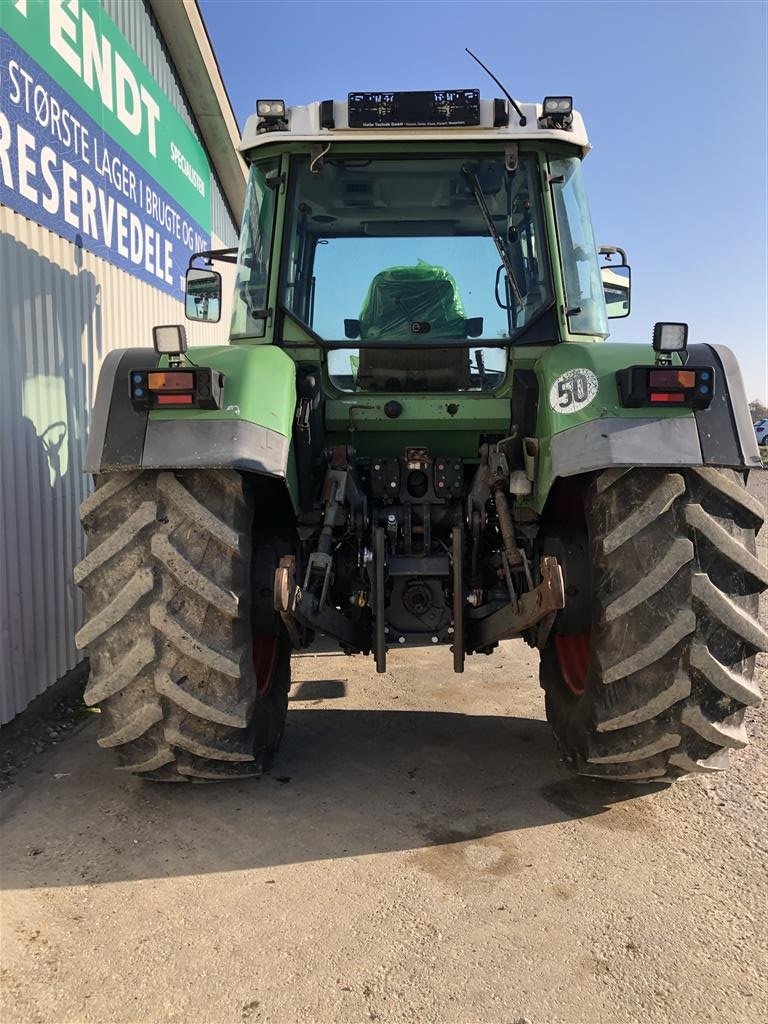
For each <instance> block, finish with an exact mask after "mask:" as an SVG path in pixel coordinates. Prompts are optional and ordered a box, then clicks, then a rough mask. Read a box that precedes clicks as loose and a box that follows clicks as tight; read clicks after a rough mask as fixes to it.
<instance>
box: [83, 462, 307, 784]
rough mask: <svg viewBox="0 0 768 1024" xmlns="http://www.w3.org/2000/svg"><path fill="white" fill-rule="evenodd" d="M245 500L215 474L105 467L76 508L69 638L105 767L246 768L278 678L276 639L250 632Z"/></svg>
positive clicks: (279, 700) (283, 656)
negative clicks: (83, 666)
mask: <svg viewBox="0 0 768 1024" xmlns="http://www.w3.org/2000/svg"><path fill="white" fill-rule="evenodd" d="M253 506H254V499H253V495H252V491H251V488H250V481H249V480H248V479H247V478H244V477H242V476H241V475H240V474H239V473H237V472H235V471H229V470H215V471H214V470H205V471H202V470H201V471H189V472H180V473H173V472H151V471H145V472H139V473H115V474H105V475H103V476H101V477H99V478H98V480H97V482H96V490H95V491H94V493H93V494H92V495H90V497H88V498H87V499H86V500H85V502H83V505H82V507H81V519H82V521H83V526H84V528H85V531H86V534H87V537H88V553H87V555H86V557H85V559H84V560H83V561H82V562H81V563H80V564H79V565H78V566H77V568H76V570H75V582H76V583H78V584H79V585H80V586H81V587H82V588H83V590H84V592H85V605H86V615H85V624H84V626H83V628H82V630H81V631H80V632H79V633H78V635H77V638H76V640H77V645H78V647H81V648H82V647H88V649H89V652H90V658H91V675H90V680H89V683H88V687H87V689H86V692H85V700H86V703H88V704H98V705H99V707H100V709H101V736H100V738H99V744H100V745H101V746H103V747H114V748H115V752H116V755H117V761H118V765H117V767H118V769H119V770H122V771H130V772H134V773H136V774H139V775H142V776H143V777H145V778H150V779H157V780H163V781H190V780H202V779H229V778H242V777H243V776H249V775H258V774H260V772H261V770H262V769H266V768H267V767H269V766H270V765H271V763H272V761H273V760H274V756H275V754H276V752H277V748H278V746H279V743H280V738H281V736H282V732H283V727H284V723H285V713H286V709H287V695H288V687H289V684H290V647H289V644H288V642H287V639H286V638H285V637H283V636H281V637H272V636H264V635H259V636H256V637H255V636H254V635H253V631H252V627H251V615H250V586H251V581H250V569H251V552H252V538H251V529H252V522H253Z"/></svg>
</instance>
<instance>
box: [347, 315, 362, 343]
mask: <svg viewBox="0 0 768 1024" xmlns="http://www.w3.org/2000/svg"><path fill="white" fill-rule="evenodd" d="M344 337H345V338H349V340H350V341H354V340H355V338H359V337H360V321H359V320H345V321H344Z"/></svg>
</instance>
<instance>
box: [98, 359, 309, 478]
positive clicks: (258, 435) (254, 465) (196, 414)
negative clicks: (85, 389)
mask: <svg viewBox="0 0 768 1024" xmlns="http://www.w3.org/2000/svg"><path fill="white" fill-rule="evenodd" d="M189 355H190V361H192V360H194V363H195V364H196V365H200V366H209V367H212V368H213V369H215V370H219V371H220V372H221V373H223V374H224V392H223V399H222V403H221V408H220V409H212V410H208V409H190V410H183V409H182V410H179V409H173V410H170V409H169V410H163V411H157V410H153V411H152V412H146V411H138V410H136V409H134V407H133V405H132V404H131V400H130V394H129V381H130V374H131V371H132V370H136V369H139V368H141V369H148V368H151V367H153V366H157V365H165V360H164V359H162V360H161V357H159V356H158V355H157V353H156V352H155V351H154V349H144V348H130V349H117V350H115V351H113V352H110V353H109V355H108V356H107V358H106V359H105V360H104V363H103V365H102V369H101V373H100V375H99V384H98V388H97V391H96V401H95V403H94V408H93V414H92V417H91V425H90V431H89V440H88V449H87V453H86V460H85V471H86V472H87V473H102V472H105V471H115V470H118V471H119V470H132V469H205V468H218V469H221V468H230V469H240V470H243V471H246V472H250V473H259V474H262V475H265V476H270V477H276V478H279V479H283V480H285V481H286V482H287V484H288V487H289V490H291V493H292V494H293V493H295V467H294V466H293V452H292V449H291V432H292V427H293V418H294V414H295V409H296V368H295V364H294V362H293V360H292V359H291V358H290V356H288V355H287V354H286V353H285V352H284V351H282V350H281V349H279V348H276V347H275V346H274V345H258V346H256V345H249V346H246V345H228V346H217V347H216V348H194V349H192V350H191V351H190V353H189Z"/></svg>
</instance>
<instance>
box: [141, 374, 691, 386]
mask: <svg viewBox="0 0 768 1024" xmlns="http://www.w3.org/2000/svg"><path fill="white" fill-rule="evenodd" d="M648 384H649V386H650V387H652V388H693V387H696V373H695V371H694V370H651V371H650V373H649V374H648ZM151 386H152V385H150V387H151Z"/></svg>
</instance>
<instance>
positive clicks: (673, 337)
mask: <svg viewBox="0 0 768 1024" xmlns="http://www.w3.org/2000/svg"><path fill="white" fill-rule="evenodd" d="M687 345H688V324H654V325H653V348H654V350H655V351H656V352H683V351H685V348H686V346H687Z"/></svg>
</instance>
